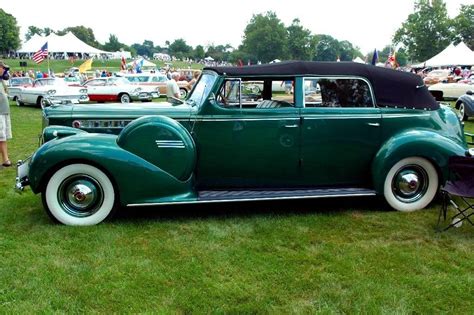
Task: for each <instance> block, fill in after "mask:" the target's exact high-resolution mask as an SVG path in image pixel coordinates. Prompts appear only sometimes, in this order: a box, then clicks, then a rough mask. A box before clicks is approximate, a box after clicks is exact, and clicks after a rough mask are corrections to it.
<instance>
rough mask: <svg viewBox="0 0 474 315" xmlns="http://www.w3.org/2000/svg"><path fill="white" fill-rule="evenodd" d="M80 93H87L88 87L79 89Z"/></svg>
mask: <svg viewBox="0 0 474 315" xmlns="http://www.w3.org/2000/svg"><path fill="white" fill-rule="evenodd" d="M79 93H81V94H87V89H80V90H79Z"/></svg>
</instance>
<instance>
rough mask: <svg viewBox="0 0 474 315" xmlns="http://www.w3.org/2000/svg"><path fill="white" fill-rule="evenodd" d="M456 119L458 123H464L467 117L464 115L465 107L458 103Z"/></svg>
mask: <svg viewBox="0 0 474 315" xmlns="http://www.w3.org/2000/svg"><path fill="white" fill-rule="evenodd" d="M458 117H459V120H460V121H466V120H467V119H468V118H469V117H468V116H467V115H466V105H464V103H463V102H461V103H459V110H458Z"/></svg>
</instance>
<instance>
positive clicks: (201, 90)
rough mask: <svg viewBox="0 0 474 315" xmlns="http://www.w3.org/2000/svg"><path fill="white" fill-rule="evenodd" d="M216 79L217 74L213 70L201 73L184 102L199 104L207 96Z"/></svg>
mask: <svg viewBox="0 0 474 315" xmlns="http://www.w3.org/2000/svg"><path fill="white" fill-rule="evenodd" d="M216 79H217V75H216V74H215V73H213V72H207V73H203V74H202V75H201V78H200V79H199V81H198V82H197V83H196V86H195V87H194V89H193V90H192V92H191V95H190V96H189V98H188V100H187V101H186V103H188V104H190V105H198V106H201V105H202V102H203V101H204V100H205V99H206V98H207V97H208V96H209V93H210V92H211V89H212V86H213V85H214V82H216Z"/></svg>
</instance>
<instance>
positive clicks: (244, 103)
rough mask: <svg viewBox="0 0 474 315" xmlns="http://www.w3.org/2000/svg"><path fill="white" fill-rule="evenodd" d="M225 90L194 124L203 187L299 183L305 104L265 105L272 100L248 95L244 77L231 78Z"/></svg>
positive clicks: (278, 185) (200, 178) (292, 184)
mask: <svg viewBox="0 0 474 315" xmlns="http://www.w3.org/2000/svg"><path fill="white" fill-rule="evenodd" d="M270 86H271V85H270ZM220 93H221V94H223V95H218V96H217V97H216V99H215V100H213V101H211V102H209V103H208V104H206V105H205V106H206V108H205V109H204V110H202V111H201V114H200V115H199V116H198V117H196V123H195V125H194V127H193V135H194V137H195V141H196V145H197V148H198V159H197V168H196V179H197V185H198V188H201V189H202V188H262V189H263V188H266V187H291V186H294V185H297V183H298V174H299V173H298V167H299V166H298V156H299V139H300V137H299V133H300V130H299V110H298V109H297V108H295V107H294V106H292V104H289V103H288V104H287V105H288V106H285V107H276V106H273V107H272V106H259V104H261V103H262V102H266V103H264V104H271V102H272V101H271V100H266V101H263V100H257V99H256V98H255V99H254V98H251V97H247V96H248V95H246V94H245V93H242V86H241V81H240V80H227V81H225V83H224V84H223V85H222V89H221V92H220ZM224 94H225V96H224ZM224 98H225V100H224Z"/></svg>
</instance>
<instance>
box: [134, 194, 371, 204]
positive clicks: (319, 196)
mask: <svg viewBox="0 0 474 315" xmlns="http://www.w3.org/2000/svg"><path fill="white" fill-rule="evenodd" d="M370 196H376V193H375V191H374V192H371V193H358V194H340V195H318V196H314V195H313V196H294V197H266V198H249V199H216V200H195V201H175V202H155V203H142V204H141V203H131V204H128V205H127V207H153V206H166V205H186V204H197V203H218V202H240V201H268V200H294V199H319V198H340V197H370Z"/></svg>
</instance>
